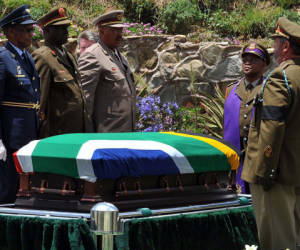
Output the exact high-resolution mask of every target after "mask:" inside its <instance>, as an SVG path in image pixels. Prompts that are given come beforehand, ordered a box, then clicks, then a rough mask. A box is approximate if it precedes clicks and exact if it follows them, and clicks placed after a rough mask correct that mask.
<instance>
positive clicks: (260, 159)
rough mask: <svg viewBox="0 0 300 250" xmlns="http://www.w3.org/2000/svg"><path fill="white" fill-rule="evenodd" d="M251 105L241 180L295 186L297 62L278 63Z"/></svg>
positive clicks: (298, 176) (299, 138)
mask: <svg viewBox="0 0 300 250" xmlns="http://www.w3.org/2000/svg"><path fill="white" fill-rule="evenodd" d="M284 70H285V72H286V77H287V81H288V86H289V87H287V84H286V82H285V76H284V73H283V71H284ZM261 97H263V102H260V101H259V100H260V98H261ZM255 103H256V104H255V114H254V117H253V119H252V121H251V124H250V131H249V141H248V147H247V151H246V157H245V162H244V168H243V172H242V179H244V180H245V181H248V182H250V183H258V178H257V176H259V177H264V178H272V179H275V180H276V181H278V182H279V183H282V184H286V185H293V186H298V187H299V186H300V181H299V180H300V167H299V161H300V129H299V128H300V115H299V110H300V59H293V60H287V61H284V62H282V63H281V64H280V65H279V66H278V67H277V68H276V69H275V70H274V71H273V72H272V74H271V76H270V78H269V79H268V80H267V82H266V85H265V88H264V91H263V93H261V95H260V97H259V98H256V101H255Z"/></svg>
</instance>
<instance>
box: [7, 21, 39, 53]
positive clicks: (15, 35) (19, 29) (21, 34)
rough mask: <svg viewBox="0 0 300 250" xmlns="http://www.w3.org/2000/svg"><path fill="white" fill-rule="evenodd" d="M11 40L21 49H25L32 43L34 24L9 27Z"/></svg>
mask: <svg viewBox="0 0 300 250" xmlns="http://www.w3.org/2000/svg"><path fill="white" fill-rule="evenodd" d="M8 32H9V37H10V39H11V42H12V43H13V44H14V45H15V46H17V47H18V48H20V49H25V48H27V47H29V46H30V45H31V42H32V34H33V24H25V25H15V26H13V27H11V28H9V31H8Z"/></svg>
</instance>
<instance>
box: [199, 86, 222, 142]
mask: <svg viewBox="0 0 300 250" xmlns="http://www.w3.org/2000/svg"><path fill="white" fill-rule="evenodd" d="M196 97H197V98H198V99H199V100H200V104H201V106H202V107H203V109H204V110H205V113H204V114H203V115H202V120H201V122H202V123H201V125H200V126H201V127H202V128H203V129H204V130H206V131H207V133H208V134H210V135H212V136H215V137H218V138H222V136H223V115H224V103H225V97H224V95H223V93H222V91H221V89H220V87H219V86H218V85H216V86H215V96H213V95H211V94H209V93H204V92H202V93H201V92H200V93H199V94H198V95H196Z"/></svg>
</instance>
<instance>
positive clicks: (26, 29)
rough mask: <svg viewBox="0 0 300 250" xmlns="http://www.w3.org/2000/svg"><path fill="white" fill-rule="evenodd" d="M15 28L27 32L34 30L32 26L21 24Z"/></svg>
mask: <svg viewBox="0 0 300 250" xmlns="http://www.w3.org/2000/svg"><path fill="white" fill-rule="evenodd" d="M15 29H16V30H17V31H19V32H27V33H33V32H34V28H33V27H29V28H25V27H22V26H18V27H16V28H15Z"/></svg>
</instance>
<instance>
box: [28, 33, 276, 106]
mask: <svg viewBox="0 0 300 250" xmlns="http://www.w3.org/2000/svg"><path fill="white" fill-rule="evenodd" d="M34 46H35V47H38V46H40V44H39V43H35V44H34ZM75 47H76V39H70V41H69V44H68V48H69V49H70V50H71V51H73V52H74V51H75ZM241 49H242V47H241V46H237V45H229V44H228V43H226V42H224V43H220V42H219V43H218V42H203V43H192V42H189V41H187V39H186V37H185V36H183V35H176V36H167V35H160V36H154V35H144V36H136V37H124V40H123V42H122V45H121V47H120V50H121V52H122V53H123V55H125V56H126V58H127V59H128V61H129V63H130V65H131V68H132V70H133V71H134V72H135V73H137V74H140V75H142V77H143V79H144V82H146V83H147V85H148V87H149V88H150V90H151V92H154V93H155V94H157V95H159V96H160V97H161V100H162V101H163V102H165V101H176V102H177V103H178V104H185V103H186V102H187V101H189V100H190V97H191V94H192V93H191V83H193V86H194V87H193V89H195V88H196V89H198V90H200V91H206V92H212V91H213V89H214V86H215V85H216V84H219V86H220V87H221V89H223V90H225V88H226V86H227V84H229V83H231V82H235V81H237V80H238V79H239V78H240V77H241V76H242V71H241V58H240V53H241ZM274 65H275V64H274V63H272V64H271V65H270V67H269V69H268V70H270V69H271V68H273V67H274ZM266 73H267V72H266Z"/></svg>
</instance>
